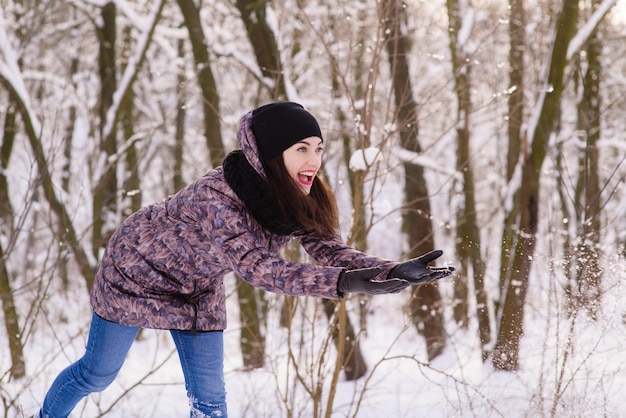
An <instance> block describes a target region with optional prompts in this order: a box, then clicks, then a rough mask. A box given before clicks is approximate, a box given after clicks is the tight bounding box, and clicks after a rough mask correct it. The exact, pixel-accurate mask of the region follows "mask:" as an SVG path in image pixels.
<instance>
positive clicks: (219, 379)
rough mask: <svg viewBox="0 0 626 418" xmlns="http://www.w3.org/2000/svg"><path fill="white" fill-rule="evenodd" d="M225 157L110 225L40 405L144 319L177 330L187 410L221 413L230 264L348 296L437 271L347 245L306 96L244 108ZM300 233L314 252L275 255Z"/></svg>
mask: <svg viewBox="0 0 626 418" xmlns="http://www.w3.org/2000/svg"><path fill="white" fill-rule="evenodd" d="M237 139H238V142H239V145H240V148H241V149H240V150H237V151H233V152H232V153H230V154H229V155H228V156H227V157H226V158H225V159H224V163H223V166H222V167H219V168H216V169H214V170H211V171H209V172H208V173H207V174H206V175H205V176H204V177H202V178H200V179H199V180H197V181H195V182H194V183H192V184H190V185H188V186H187V187H185V188H183V189H182V190H181V191H179V192H178V193H177V194H175V195H173V196H170V197H167V198H166V199H165V200H163V201H161V202H160V203H156V204H153V205H151V206H148V207H146V208H144V209H142V210H140V211H138V212H136V213H135V214H133V215H131V216H130V217H129V218H128V219H127V220H126V221H125V222H124V223H123V224H122V225H121V226H120V228H119V229H118V230H117V231H116V232H115V233H114V234H113V236H112V237H111V239H110V241H109V243H108V245H107V247H106V249H105V252H104V254H103V257H102V260H101V263H100V265H99V268H98V271H97V273H96V277H95V280H94V286H93V289H92V293H91V303H92V305H93V310H94V314H93V317H92V323H91V328H90V332H89V339H88V342H87V348H86V353H85V355H84V356H83V357H82V358H81V359H80V360H78V361H77V362H76V363H74V364H72V365H71V366H69V367H68V368H67V369H65V370H64V371H63V372H61V374H60V375H59V376H58V377H57V378H56V380H55V381H54V382H53V384H52V387H51V388H50V390H49V391H48V394H47V395H46V398H45V400H44V403H43V406H42V409H41V411H40V412H39V416H41V417H65V416H68V415H69V413H70V412H71V411H72V409H73V408H74V407H75V405H76V404H77V403H78V402H79V401H80V400H81V399H82V398H83V397H85V396H86V395H88V394H90V393H92V392H97V391H102V390H104V389H105V388H106V387H107V386H108V385H109V384H110V383H111V382H112V381H113V380H114V379H115V376H116V375H117V373H118V372H119V370H120V368H121V367H122V364H123V362H124V359H125V357H126V354H127V353H128V350H129V349H130V346H131V344H132V343H133V341H134V339H135V337H136V335H137V332H138V331H139V329H140V328H142V327H145V328H156V329H167V330H170V332H171V335H172V337H173V339H174V343H175V344H176V348H177V350H178V355H179V358H180V362H181V365H182V369H183V374H184V377H185V383H186V384H185V386H186V389H187V395H188V396H189V400H190V401H189V402H190V407H191V416H194V417H195V416H219V417H225V416H226V415H227V412H226V391H225V387H224V375H223V361H224V354H223V340H222V331H223V330H224V329H225V328H226V308H225V292H224V284H223V277H224V275H225V274H227V273H230V272H232V271H234V272H235V273H237V275H239V277H241V278H242V279H243V280H245V281H247V282H248V283H250V284H252V285H253V286H256V287H258V288H261V289H264V290H266V291H269V292H275V293H282V294H288V295H307V296H317V297H322V298H329V299H341V298H342V297H343V296H344V295H345V294H346V293H347V292H362V293H368V294H382V293H396V292H399V291H401V290H402V289H404V288H406V287H407V286H410V285H416V284H420V283H425V282H429V281H432V280H437V279H439V278H442V277H445V276H447V275H449V274H450V273H451V272H452V271H453V268H430V267H428V263H430V262H431V261H433V260H434V259H436V258H437V257H439V256H440V255H441V251H434V252H432V253H429V254H427V255H425V256H423V257H420V258H417V259H413V260H410V261H408V262H405V263H402V264H398V263H394V262H391V261H388V260H384V259H381V258H377V257H372V256H369V255H366V254H363V253H361V252H358V251H356V250H354V249H352V248H349V247H346V246H345V245H344V244H343V243H342V241H341V239H340V238H339V236H338V234H337V229H338V215H337V209H336V205H335V200H334V197H333V195H332V193H331V191H330V189H329V188H328V186H327V185H326V184H325V183H324V182H323V181H322V180H321V179H320V178H319V177H317V173H318V170H319V169H320V165H321V156H322V151H323V147H322V146H323V137H322V133H321V131H320V128H319V125H318V123H317V121H316V120H315V118H314V117H313V116H312V115H311V114H310V113H309V112H307V111H306V110H305V109H304V108H303V107H302V106H301V105H299V104H296V103H291V102H276V103H270V104H268V105H265V106H262V107H260V108H258V109H255V110H254V111H252V112H249V113H247V114H246V115H244V116H243V117H242V118H241V120H240V122H239V129H238V133H237ZM291 236H293V237H295V238H296V239H298V240H299V242H300V244H301V245H302V246H303V247H304V248H305V250H306V251H307V252H308V253H309V254H310V255H311V256H312V257H313V259H314V260H315V261H316V264H315V265H313V264H304V263H292V262H287V261H285V260H283V259H280V258H278V257H277V254H278V253H279V252H280V250H281V249H282V248H283V247H284V246H285V245H286V243H287V242H288V240H289V238H290V237H291Z"/></svg>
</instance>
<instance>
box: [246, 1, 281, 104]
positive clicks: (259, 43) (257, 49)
mask: <svg viewBox="0 0 626 418" xmlns="http://www.w3.org/2000/svg"><path fill="white" fill-rule="evenodd" d="M236 5H237V9H239V13H240V14H241V20H242V21H243V23H244V25H245V27H246V32H247V33H248V39H249V40H250V43H251V44H252V48H253V49H254V54H255V56H256V60H257V63H258V64H259V68H260V69H261V74H263V76H264V77H267V78H268V79H269V80H270V81H271V82H272V85H271V86H270V96H271V97H272V98H273V99H275V100H277V99H286V98H287V89H286V88H285V77H284V74H283V66H282V62H281V59H280V53H279V51H278V45H277V44H276V38H275V37H274V32H273V31H272V28H271V27H270V25H269V24H268V22H267V18H266V11H265V8H266V5H267V0H237V1H236Z"/></svg>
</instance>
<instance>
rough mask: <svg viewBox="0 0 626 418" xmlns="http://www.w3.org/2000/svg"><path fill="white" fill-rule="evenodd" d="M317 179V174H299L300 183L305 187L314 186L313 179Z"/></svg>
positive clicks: (305, 172)
mask: <svg viewBox="0 0 626 418" xmlns="http://www.w3.org/2000/svg"><path fill="white" fill-rule="evenodd" d="M314 178H315V173H313V172H309V171H302V172H300V173H298V181H299V182H300V183H302V184H304V185H305V186H310V185H311V184H313V179H314Z"/></svg>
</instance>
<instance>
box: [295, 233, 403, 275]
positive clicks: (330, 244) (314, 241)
mask: <svg viewBox="0 0 626 418" xmlns="http://www.w3.org/2000/svg"><path fill="white" fill-rule="evenodd" d="M296 238H297V239H298V241H299V242H300V244H301V245H302V247H304V249H305V250H306V252H307V253H308V254H309V255H310V256H311V257H312V258H313V259H314V260H315V261H316V262H317V263H318V264H321V265H325V266H336V267H342V268H345V269H348V270H350V269H358V268H368V267H379V268H380V269H381V272H380V274H379V275H378V276H377V277H376V279H375V280H385V279H386V277H387V274H388V273H389V271H390V270H391V269H392V268H394V267H395V266H396V265H398V263H397V262H395V261H391V260H387V259H385V258H380V257H375V256H372V255H369V254H365V253H363V252H361V251H358V250H356V249H354V248H352V247H349V246H347V245H346V244H345V243H344V242H343V240H342V239H341V237H340V236H339V235H335V236H333V237H328V238H320V237H318V236H315V235H312V234H311V233H309V232H303V233H300V234H297V235H296Z"/></svg>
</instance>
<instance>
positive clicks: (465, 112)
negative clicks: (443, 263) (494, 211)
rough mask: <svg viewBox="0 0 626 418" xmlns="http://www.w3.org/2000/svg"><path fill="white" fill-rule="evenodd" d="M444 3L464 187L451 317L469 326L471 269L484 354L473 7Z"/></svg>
mask: <svg viewBox="0 0 626 418" xmlns="http://www.w3.org/2000/svg"><path fill="white" fill-rule="evenodd" d="M447 7H448V22H449V23H448V26H449V30H448V34H449V36H450V52H451V60H452V72H453V75H454V86H455V93H456V98H457V115H456V127H457V128H456V138H457V157H456V170H457V171H458V172H459V173H462V175H463V191H462V193H459V195H460V196H458V199H459V203H458V205H459V207H458V208H457V238H456V250H457V256H458V258H459V262H460V264H461V271H460V274H459V276H457V277H456V278H455V282H454V284H455V289H454V290H455V291H454V319H455V320H456V322H457V323H458V324H460V325H461V326H462V327H464V328H466V327H467V326H468V322H469V312H468V311H469V308H468V302H469V300H468V298H469V292H468V285H467V281H468V276H469V275H470V273H471V274H472V277H473V279H474V289H475V291H476V303H475V306H476V317H477V318H478V329H479V337H480V343H481V346H482V351H483V358H486V357H487V350H488V344H489V343H490V342H491V321H490V317H489V303H488V302H489V301H488V298H487V292H486V290H485V262H484V260H483V257H482V253H481V239H480V230H479V229H478V220H477V219H476V198H475V194H474V190H475V184H474V170H473V168H472V163H471V161H472V160H471V153H470V140H471V132H470V116H471V115H472V112H473V109H472V97H471V87H472V86H471V65H470V62H471V56H470V54H471V51H469V50H468V45H467V43H468V40H469V36H470V34H471V27H472V25H473V18H472V16H473V15H474V11H473V10H472V8H471V7H472V6H471V3H470V2H469V1H468V2H460V1H458V0H448V1H447ZM470 267H471V270H470Z"/></svg>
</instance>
